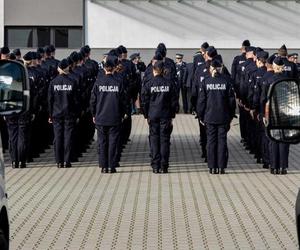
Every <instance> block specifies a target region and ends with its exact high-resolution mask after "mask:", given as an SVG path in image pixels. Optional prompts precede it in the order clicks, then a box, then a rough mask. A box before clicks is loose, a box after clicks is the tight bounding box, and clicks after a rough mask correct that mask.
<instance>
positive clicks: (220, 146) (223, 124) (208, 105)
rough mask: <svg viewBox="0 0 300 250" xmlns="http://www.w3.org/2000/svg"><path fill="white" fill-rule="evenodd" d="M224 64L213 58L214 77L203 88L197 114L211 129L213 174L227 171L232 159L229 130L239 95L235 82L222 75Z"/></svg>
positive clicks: (209, 156) (209, 151)
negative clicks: (229, 149) (236, 98)
mask: <svg viewBox="0 0 300 250" xmlns="http://www.w3.org/2000/svg"><path fill="white" fill-rule="evenodd" d="M221 67H222V64H221V63H220V62H219V61H218V60H212V62H211V64H210V69H209V71H210V75H211V76H210V77H208V78H206V79H204V81H203V82H202V83H201V85H200V87H199V96H198V101H197V113H198V116H199V118H200V122H201V123H202V124H203V125H204V124H205V126H206V130H207V162H208V168H209V172H210V173H211V174H212V173H213V174H218V173H219V169H221V171H220V173H221V174H225V168H227V162H228V149H227V132H228V131H229V128H230V122H231V121H232V119H233V117H234V115H235V107H236V103H235V95H234V90H233V86H232V84H231V82H230V81H229V80H228V78H227V79H226V78H225V77H224V76H223V75H222V74H221Z"/></svg>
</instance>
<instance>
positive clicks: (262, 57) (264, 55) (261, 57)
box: [256, 51, 269, 60]
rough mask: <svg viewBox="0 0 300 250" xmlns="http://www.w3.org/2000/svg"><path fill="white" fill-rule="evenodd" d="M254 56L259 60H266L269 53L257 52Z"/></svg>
mask: <svg viewBox="0 0 300 250" xmlns="http://www.w3.org/2000/svg"><path fill="white" fill-rule="evenodd" d="M256 56H257V59H259V60H267V59H268V57H269V53H268V52H266V51H259V52H257V54H256Z"/></svg>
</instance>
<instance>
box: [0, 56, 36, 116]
mask: <svg viewBox="0 0 300 250" xmlns="http://www.w3.org/2000/svg"><path fill="white" fill-rule="evenodd" d="M29 100H30V99H29V80H28V75H27V70H26V68H25V66H24V65H23V64H21V63H19V62H17V61H11V60H0V115H11V114H19V113H21V112H24V111H27V110H28V109H29Z"/></svg>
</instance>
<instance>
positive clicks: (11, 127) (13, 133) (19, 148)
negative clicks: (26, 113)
mask: <svg viewBox="0 0 300 250" xmlns="http://www.w3.org/2000/svg"><path fill="white" fill-rule="evenodd" d="M6 121H7V128H8V136H9V153H10V158H11V161H13V162H24V163H25V162H26V160H27V156H28V150H29V136H30V122H29V121H28V122H26V121H23V120H20V119H18V118H14V119H13V120H10V118H7V119H6Z"/></svg>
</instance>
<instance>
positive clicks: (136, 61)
mask: <svg viewBox="0 0 300 250" xmlns="http://www.w3.org/2000/svg"><path fill="white" fill-rule="evenodd" d="M130 60H131V61H132V63H133V65H134V68H135V74H136V84H135V86H136V88H135V90H134V92H133V104H132V114H139V113H140V112H141V107H140V102H141V90H142V79H143V77H144V72H145V70H146V64H145V63H144V62H143V61H142V60H141V57H140V53H133V54H132V55H130Z"/></svg>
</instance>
